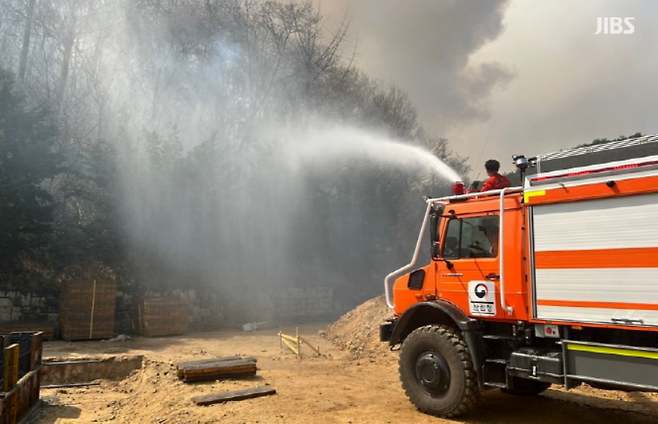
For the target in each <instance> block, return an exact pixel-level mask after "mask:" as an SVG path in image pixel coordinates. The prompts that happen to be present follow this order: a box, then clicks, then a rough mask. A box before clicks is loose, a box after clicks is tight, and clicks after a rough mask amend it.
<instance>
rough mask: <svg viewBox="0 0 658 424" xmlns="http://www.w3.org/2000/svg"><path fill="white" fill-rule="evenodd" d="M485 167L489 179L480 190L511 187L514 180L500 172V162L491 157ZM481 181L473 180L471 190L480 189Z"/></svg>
mask: <svg viewBox="0 0 658 424" xmlns="http://www.w3.org/2000/svg"><path fill="white" fill-rule="evenodd" d="M484 169H485V170H486V171H487V175H488V176H489V179H488V180H487V181H485V182H484V184H482V190H479V191H489V190H500V189H502V188H505V187H511V186H512V182H511V181H510V180H509V178H507V177H506V176H504V175H501V174H499V173H498V170H499V169H500V163H499V162H498V161H497V160H495V159H489V160H488V161H486V162H485V163H484ZM478 185H479V181H473V183H472V184H471V187H470V189H469V192H471V193H474V192H477V191H478Z"/></svg>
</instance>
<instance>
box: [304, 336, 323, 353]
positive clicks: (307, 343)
mask: <svg viewBox="0 0 658 424" xmlns="http://www.w3.org/2000/svg"><path fill="white" fill-rule="evenodd" d="M299 340H301V341H302V343H304V344H305V345H306V346H308V347H310V348H311V349H313V350H314V351H315V353H317V354H318V355H321V353H320V346H318V347H317V348H315V347H314V346H313V345H312V344H310V343H309V342H308V341H307V340H306V339H305V338H303V337H302V336H299Z"/></svg>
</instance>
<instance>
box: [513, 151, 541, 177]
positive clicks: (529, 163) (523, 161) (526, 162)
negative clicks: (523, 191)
mask: <svg viewBox="0 0 658 424" xmlns="http://www.w3.org/2000/svg"><path fill="white" fill-rule="evenodd" d="M512 161H513V162H512V163H514V166H516V169H518V170H519V171H520V174H521V184H523V178H524V177H525V171H526V169H528V168H534V167H535V166H536V165H537V158H536V157H534V158H526V157H525V156H523V155H512Z"/></svg>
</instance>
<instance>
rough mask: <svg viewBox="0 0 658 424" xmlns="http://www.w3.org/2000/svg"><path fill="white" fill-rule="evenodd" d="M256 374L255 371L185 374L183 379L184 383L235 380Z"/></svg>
mask: <svg viewBox="0 0 658 424" xmlns="http://www.w3.org/2000/svg"><path fill="white" fill-rule="evenodd" d="M254 375H256V371H249V372H241V373H234V374H209V375H196V376H185V379H184V380H183V382H184V383H198V382H200V381H214V380H226V379H229V378H230V379H231V380H237V379H241V378H249V377H253V376H254Z"/></svg>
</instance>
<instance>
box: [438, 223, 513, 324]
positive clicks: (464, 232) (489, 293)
mask: <svg viewBox="0 0 658 424" xmlns="http://www.w3.org/2000/svg"><path fill="white" fill-rule="evenodd" d="M498 229H499V217H498V215H497V214H494V213H488V214H482V215H469V216H460V217H452V218H449V220H448V222H447V224H446V226H445V227H444V237H443V245H442V249H441V257H442V258H443V259H444V260H443V261H440V262H438V270H437V291H438V296H439V297H441V298H443V299H445V300H448V301H450V302H452V303H454V304H455V305H457V306H459V307H460V308H461V309H462V310H463V311H464V312H466V313H467V314H468V315H470V316H489V317H493V316H496V315H497V314H498V313H500V311H499V306H500V305H499V301H498V300H497V298H496V293H497V289H496V283H497V282H498V281H499V279H500V271H499V261H498V255H499V246H498V239H499V235H498Z"/></svg>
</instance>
